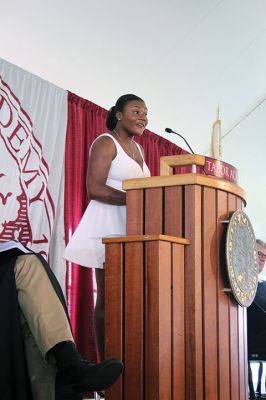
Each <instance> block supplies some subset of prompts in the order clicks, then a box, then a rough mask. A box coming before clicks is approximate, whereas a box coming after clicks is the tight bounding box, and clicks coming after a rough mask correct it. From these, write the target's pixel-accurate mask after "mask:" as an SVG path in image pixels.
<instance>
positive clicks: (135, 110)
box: [64, 94, 150, 359]
mask: <svg viewBox="0 0 266 400" xmlns="http://www.w3.org/2000/svg"><path fill="white" fill-rule="evenodd" d="M147 113H148V110H147V107H146V104H145V103H144V101H143V100H142V99H141V98H139V97H138V96H135V95H133V94H127V95H124V96H121V97H119V99H118V100H117V102H116V105H115V106H113V107H112V108H111V109H110V110H109V113H108V115H107V119H106V126H107V128H108V129H109V132H108V133H104V134H102V135H100V136H99V137H98V138H96V140H95V141H94V142H93V144H92V147H91V150H90V158H89V164H88V172H87V191H88V195H89V197H90V199H91V202H90V204H89V205H88V207H87V209H86V211H85V213H84V215H83V217H82V219H81V221H80V223H79V225H78V227H77V229H76V231H75V232H74V235H73V236H72V238H71V240H70V242H69V244H68V245H67V247H66V249H65V252H64V258H66V259H67V260H69V261H72V262H74V263H76V264H79V265H82V266H85V267H93V268H96V282H97V302H96V307H95V312H94V327H95V333H96V338H97V344H98V350H99V355H100V358H101V359H103V358H104V351H103V350H104V262H105V248H104V245H103V244H102V238H103V237H107V236H109V237H110V236H123V235H125V233H126V206H125V204H126V193H125V192H124V191H123V190H122V181H123V180H125V179H131V178H140V177H147V176H150V171H149V169H148V167H147V165H146V163H145V160H144V154H143V149H142V147H141V146H140V145H139V144H138V143H136V142H135V141H134V137H135V136H141V135H142V134H143V131H144V129H145V128H146V126H147V124H148V118H147Z"/></svg>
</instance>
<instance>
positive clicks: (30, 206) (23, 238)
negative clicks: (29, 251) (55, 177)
mask: <svg viewBox="0 0 266 400" xmlns="http://www.w3.org/2000/svg"><path fill="white" fill-rule="evenodd" d="M0 150H1V153H0V240H2V241H6V240H19V241H20V242H21V243H23V244H24V245H26V246H29V247H31V248H33V250H34V248H35V247H36V248H38V249H39V250H38V251H40V252H41V253H42V254H43V255H47V254H48V244H49V239H50V236H51V227H52V225H53V220H54V204H53V200H52V198H51V195H50V193H49V190H48V188H47V183H48V177H49V166H48V165H47V163H46V161H45V159H44V156H43V151H42V146H41V144H40V142H39V141H38V140H37V138H36V137H35V135H34V132H33V124H32V121H31V119H30V117H29V115H28V114H27V113H26V111H25V110H24V109H23V107H22V104H21V102H20V100H19V99H18V98H17V97H16V96H15V95H14V93H13V92H12V90H11V89H10V87H9V86H8V85H7V84H6V83H5V82H4V81H3V79H2V78H1V77H0ZM36 223H37V224H39V226H38V229H39V233H38V234H37V235H36V234H35V233H34V232H37V230H36V229H33V224H36ZM40 249H41V250H40Z"/></svg>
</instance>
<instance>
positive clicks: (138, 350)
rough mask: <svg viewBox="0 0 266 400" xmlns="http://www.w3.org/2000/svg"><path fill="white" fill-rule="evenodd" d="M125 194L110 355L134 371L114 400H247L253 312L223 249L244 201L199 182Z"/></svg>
mask: <svg viewBox="0 0 266 400" xmlns="http://www.w3.org/2000/svg"><path fill="white" fill-rule="evenodd" d="M176 157H177V158H178V156H176ZM171 160H172V159H171ZM172 162H173V160H172ZM195 162H196V163H197V160H196V161H195ZM200 162H202V159H201V161H200ZM177 163H178V161H177ZM200 165H201V164H200ZM123 187H124V189H126V191H127V236H126V237H123V238H109V239H105V240H104V242H105V243H106V332H105V337H106V339H105V347H106V358H109V357H117V358H120V359H122V360H123V362H124V364H125V370H124V374H123V377H121V378H120V380H119V381H118V382H117V383H116V384H115V385H114V386H113V387H112V388H110V389H109V390H107V392H106V399H107V400H247V399H248V393H247V391H248V389H247V375H248V374H247V335H246V309H245V308H242V307H240V306H239V305H238V304H237V303H236V301H235V300H234V298H233V296H232V294H230V293H228V283H227V276H226V266H225V258H224V247H223V244H222V243H223V236H224V233H225V229H226V222H225V221H227V220H228V219H229V217H230V214H231V213H232V212H234V211H235V210H237V209H242V208H243V206H244V205H245V192H244V191H243V190H242V189H241V188H240V187H239V186H238V185H235V184H232V183H229V182H227V181H224V180H221V179H217V178H214V177H209V176H204V175H200V174H192V173H191V174H183V175H164V176H158V177H151V178H143V179H135V180H128V181H125V182H124V186H123Z"/></svg>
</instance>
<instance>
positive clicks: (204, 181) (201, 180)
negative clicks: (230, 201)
mask: <svg viewBox="0 0 266 400" xmlns="http://www.w3.org/2000/svg"><path fill="white" fill-rule="evenodd" d="M185 185H200V186H207V187H211V188H214V189H219V190H223V191H226V192H229V193H232V194H235V195H236V196H238V197H241V198H242V199H243V200H244V202H245V203H246V192H245V191H244V190H243V189H242V188H241V187H240V186H239V185H236V184H235V183H232V182H228V181H225V180H223V179H219V178H216V177H212V176H205V175H202V174H177V175H164V176H152V177H150V178H137V179H127V180H125V181H123V189H124V190H134V189H149V188H158V187H167V186H185Z"/></svg>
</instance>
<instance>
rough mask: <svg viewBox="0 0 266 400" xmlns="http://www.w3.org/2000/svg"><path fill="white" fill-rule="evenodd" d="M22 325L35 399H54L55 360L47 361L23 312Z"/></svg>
mask: <svg viewBox="0 0 266 400" xmlns="http://www.w3.org/2000/svg"><path fill="white" fill-rule="evenodd" d="M21 325H22V332H23V340H24V346H25V355H26V361H27V367H28V373H29V379H30V384H31V391H32V396H33V399H34V400H54V399H55V376H56V366H55V360H54V358H53V359H52V357H50V358H49V360H48V362H46V360H45V359H44V358H43V355H42V354H41V352H40V350H39V348H38V347H37V345H36V342H35V340H34V338H33V336H32V333H31V331H30V329H29V326H28V323H27V321H26V320H25V317H24V315H23V313H22V312H21Z"/></svg>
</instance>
